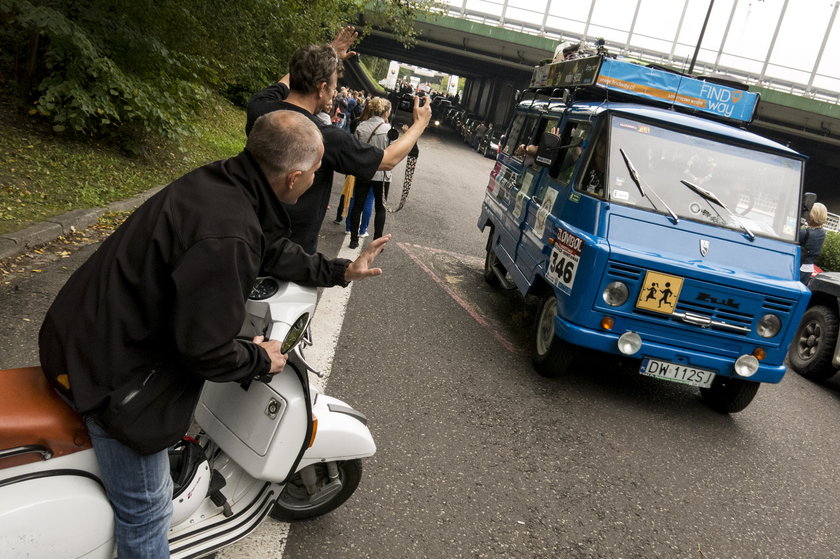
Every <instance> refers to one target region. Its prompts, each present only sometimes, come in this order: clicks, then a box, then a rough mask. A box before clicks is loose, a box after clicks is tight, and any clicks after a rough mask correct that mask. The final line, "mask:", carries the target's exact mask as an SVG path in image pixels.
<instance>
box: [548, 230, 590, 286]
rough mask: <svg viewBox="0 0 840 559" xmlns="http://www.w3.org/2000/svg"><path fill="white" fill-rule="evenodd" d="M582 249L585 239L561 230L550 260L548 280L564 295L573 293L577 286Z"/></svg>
mask: <svg viewBox="0 0 840 559" xmlns="http://www.w3.org/2000/svg"><path fill="white" fill-rule="evenodd" d="M582 249H583V239H581V238H579V237H576V236H574V235H572V234H571V233H569V232H567V231H564V230H562V229H561V230H560V232H559V234H558V236H557V242H555V243H554V249H553V250H552V251H551V257H550V258H549V260H548V270H547V271H546V279H547V280H548V281H550V282H551V283H553V284H554V285H556V286H557V287H558V289H560V290H561V291H563V292H564V293H567V294H569V293H571V291H572V286H574V284H575V276H576V275H577V269H578V264H579V263H580V255H581V251H582Z"/></svg>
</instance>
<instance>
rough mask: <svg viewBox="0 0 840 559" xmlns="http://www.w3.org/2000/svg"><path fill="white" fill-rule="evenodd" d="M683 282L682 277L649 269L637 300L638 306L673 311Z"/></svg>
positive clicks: (646, 308)
mask: <svg viewBox="0 0 840 559" xmlns="http://www.w3.org/2000/svg"><path fill="white" fill-rule="evenodd" d="M682 284H683V278H681V277H678V276H671V275H669V274H661V273H659V272H652V271H650V270H648V272H647V273H646V274H645V281H644V282H643V283H642V290H641V291H640V292H639V299H638V300H637V301H636V308H637V309H642V310H646V311H653V312H658V313H662V314H671V313H673V312H674V309H676V308H677V301H678V300H679V298H680V290H681V289H682Z"/></svg>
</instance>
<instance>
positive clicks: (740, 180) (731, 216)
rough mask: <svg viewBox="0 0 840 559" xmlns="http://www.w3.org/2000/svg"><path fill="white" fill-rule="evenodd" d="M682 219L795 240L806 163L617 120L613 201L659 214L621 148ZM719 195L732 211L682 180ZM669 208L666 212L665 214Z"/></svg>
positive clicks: (612, 168) (612, 149) (612, 152)
mask: <svg viewBox="0 0 840 559" xmlns="http://www.w3.org/2000/svg"><path fill="white" fill-rule="evenodd" d="M620 149H623V150H624V151H625V152H626V154H627V156H628V157H629V158H630V159H631V160H632V162H633V165H634V166H635V168H636V169H637V171H638V173H639V175H640V176H642V177H644V180H645V183H646V184H647V185H650V187H652V188H654V189H655V191H656V193H657V194H658V195H659V196H661V197H662V199H663V201H664V202H665V203H666V204H667V205H668V206H670V207H671V208H672V209H673V211H674V212H675V213H676V214H677V215H678V216H679V217H680V218H685V219H690V220H694V221H702V222H705V223H710V224H713V225H716V226H720V227H727V228H730V229H738V230H740V231H744V230H745V229H747V230H750V231H751V232H754V233H755V234H756V235H763V236H769V237H775V238H779V239H783V240H787V241H792V240H793V239H794V238H795V235H796V230H797V227H798V219H797V207H798V202H799V184H800V175H801V172H802V162H801V161H799V160H796V159H792V158H789V157H784V156H782V155H777V154H770V153H765V152H761V151H756V150H752V149H747V148H744V147H738V146H734V145H731V144H722V143H719V142H715V141H712V140H708V139H705V138H698V137H696V136H690V135H688V134H682V133H679V132H675V131H672V130H666V129H664V128H659V127H656V126H652V125H649V124H643V123H640V122H637V121H633V120H629V119H626V118H622V117H613V120H612V130H611V142H610V157H609V178H608V181H609V185H610V188H609V198H610V200H611V201H613V202H616V203H619V204H628V205H632V206H637V207H639V208H643V209H645V210H648V211H652V209H651V204H650V203H649V201H648V200H646V199H645V198H644V197H643V196H642V195H641V194H640V193H639V190H638V189H637V188H636V186H635V185H634V183H633V179H632V177H631V174H630V171H629V170H628V168H627V166H626V165H625V164H624V159H623V158H622V155H621V154H620V152H619V150H620ZM683 180H684V181H688V182H690V183H692V184H693V185H696V186H699V187H702V188H703V189H705V190H706V191H709V192H713V193H714V195H715V196H716V197H717V198H719V201H720V202H722V203H723V204H724V205H725V206H726V207H727V208H728V209H730V210H731V212H728V211H720V210H721V206H720V205H718V204H715V203H714V202H713V201H712V200H710V199H708V198H707V197H704V196H702V195H701V193H699V192H698V191H697V190H696V189H695V190H693V189H690V188H686V187H685V186H684V184H682V183H681V181H683ZM660 211H662V210H660Z"/></svg>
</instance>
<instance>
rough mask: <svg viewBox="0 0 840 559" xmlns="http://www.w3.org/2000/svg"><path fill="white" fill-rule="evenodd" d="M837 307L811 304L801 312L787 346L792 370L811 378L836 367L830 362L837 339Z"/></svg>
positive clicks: (827, 375)
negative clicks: (794, 333)
mask: <svg viewBox="0 0 840 559" xmlns="http://www.w3.org/2000/svg"><path fill="white" fill-rule="evenodd" d="M837 329H838V318H837V311H836V310H835V309H833V308H831V307H827V306H825V305H814V306H813V307H811V308H810V309H808V310H807V311H805V314H804V315H803V316H802V321H801V322H800V323H799V328H797V330H796V335H795V336H794V337H793V342H792V343H791V344H790V348H789V349H788V361H789V362H790V366H791V367H792V368H793V370H794V371H796V372H797V373H799V374H800V375H802V376H803V377H805V378H809V379H812V380H826V379H828V378H831V377H833V376H834V373H836V372H837V370H836V369H835V368H834V366H833V365H832V364H831V361H832V359H833V357H834V346H835V344H836V343H837Z"/></svg>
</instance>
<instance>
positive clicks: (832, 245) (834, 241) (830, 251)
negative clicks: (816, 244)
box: [817, 231, 840, 272]
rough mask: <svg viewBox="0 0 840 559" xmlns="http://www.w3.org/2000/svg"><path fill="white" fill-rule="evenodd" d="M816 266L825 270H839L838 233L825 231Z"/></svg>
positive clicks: (839, 250) (839, 248) (839, 235)
mask: <svg viewBox="0 0 840 559" xmlns="http://www.w3.org/2000/svg"><path fill="white" fill-rule="evenodd" d="M817 266H819V267H820V268H822V269H823V270H824V271H826V272H837V271H840V233H836V232H834V231H826V235H825V242H824V243H823V246H822V250H821V251H820V256H819V258H817Z"/></svg>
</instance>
